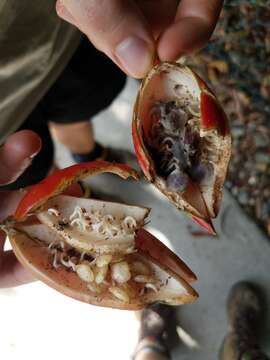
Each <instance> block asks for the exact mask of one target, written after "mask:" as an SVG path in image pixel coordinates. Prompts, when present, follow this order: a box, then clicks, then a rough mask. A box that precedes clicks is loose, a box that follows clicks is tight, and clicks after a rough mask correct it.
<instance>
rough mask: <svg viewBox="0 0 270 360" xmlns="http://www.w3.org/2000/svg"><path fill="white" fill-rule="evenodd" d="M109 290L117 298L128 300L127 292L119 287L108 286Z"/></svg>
mask: <svg viewBox="0 0 270 360" xmlns="http://www.w3.org/2000/svg"><path fill="white" fill-rule="evenodd" d="M109 291H110V292H111V293H112V294H113V296H115V297H116V298H117V299H119V300H121V301H123V302H129V296H128V294H127V292H126V291H125V290H123V289H121V288H119V287H116V286H114V287H110V288H109Z"/></svg>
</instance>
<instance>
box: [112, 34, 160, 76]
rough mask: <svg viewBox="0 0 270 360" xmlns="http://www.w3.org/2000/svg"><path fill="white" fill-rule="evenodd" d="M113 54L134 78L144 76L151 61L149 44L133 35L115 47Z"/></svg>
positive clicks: (151, 53) (151, 54) (151, 52)
mask: <svg viewBox="0 0 270 360" xmlns="http://www.w3.org/2000/svg"><path fill="white" fill-rule="evenodd" d="M115 56H116V58H117V60H118V61H119V62H120V65H121V66H122V67H123V68H124V69H125V70H126V71H127V73H129V74H130V75H131V76H134V77H136V78H142V77H144V76H145V75H146V73H147V72H148V71H149V70H150V68H151V65H152V62H153V51H152V50H151V47H150V45H149V44H147V43H146V42H145V41H144V40H142V39H140V38H138V37H133V36H132V37H129V38H127V39H125V40H124V41H122V42H121V43H120V44H119V45H118V46H117V47H116V49H115Z"/></svg>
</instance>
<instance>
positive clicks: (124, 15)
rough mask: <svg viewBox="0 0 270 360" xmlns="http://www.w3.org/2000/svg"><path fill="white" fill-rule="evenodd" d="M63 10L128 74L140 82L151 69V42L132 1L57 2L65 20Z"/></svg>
mask: <svg viewBox="0 0 270 360" xmlns="http://www.w3.org/2000/svg"><path fill="white" fill-rule="evenodd" d="M63 9H66V10H67V11H68V12H69V13H70V14H71V15H72V19H74V21H75V22H76V26H77V27H79V29H80V30H81V31H82V32H84V33H85V34H86V35H87V36H88V38H89V39H90V41H91V42H92V43H93V44H94V45H95V46H96V47H97V48H98V49H99V50H101V51H103V52H104V53H105V54H107V55H108V56H109V57H110V58H111V59H112V60H113V61H114V62H115V63H117V64H118V65H119V66H120V67H121V68H122V69H123V70H124V71H125V72H126V73H127V74H129V75H131V76H134V77H137V78H140V77H143V76H144V75H145V74H146V73H147V71H148V70H149V69H150V67H151V65H152V62H153V56H154V40H153V37H152V34H151V31H150V29H149V27H148V25H147V22H146V20H145V18H144V16H143V14H142V13H141V11H140V10H139V8H138V7H137V5H136V4H135V3H134V2H133V1H132V0H110V1H101V0H58V2H57V7H56V10H57V13H58V15H59V16H60V17H62V18H65V13H64V11H63ZM66 20H67V21H69V19H68V18H67V19H66ZM90 65H91V64H89V66H90Z"/></svg>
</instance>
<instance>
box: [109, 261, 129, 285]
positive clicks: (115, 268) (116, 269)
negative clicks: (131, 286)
mask: <svg viewBox="0 0 270 360" xmlns="http://www.w3.org/2000/svg"><path fill="white" fill-rule="evenodd" d="M111 271H112V278H113V279H114V280H115V281H116V282H118V283H120V284H122V283H125V282H127V281H128V280H129V279H130V278H131V274H130V270H129V266H128V263H127V262H126V261H121V262H119V263H116V264H113V265H112V266H111Z"/></svg>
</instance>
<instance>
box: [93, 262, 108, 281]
mask: <svg viewBox="0 0 270 360" xmlns="http://www.w3.org/2000/svg"><path fill="white" fill-rule="evenodd" d="M107 272H108V265H104V266H102V267H96V268H95V273H96V276H95V282H96V283H97V284H102V283H103V282H104V280H105V278H106V275H107Z"/></svg>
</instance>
